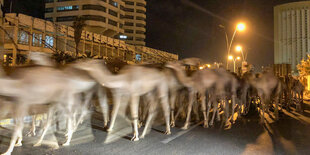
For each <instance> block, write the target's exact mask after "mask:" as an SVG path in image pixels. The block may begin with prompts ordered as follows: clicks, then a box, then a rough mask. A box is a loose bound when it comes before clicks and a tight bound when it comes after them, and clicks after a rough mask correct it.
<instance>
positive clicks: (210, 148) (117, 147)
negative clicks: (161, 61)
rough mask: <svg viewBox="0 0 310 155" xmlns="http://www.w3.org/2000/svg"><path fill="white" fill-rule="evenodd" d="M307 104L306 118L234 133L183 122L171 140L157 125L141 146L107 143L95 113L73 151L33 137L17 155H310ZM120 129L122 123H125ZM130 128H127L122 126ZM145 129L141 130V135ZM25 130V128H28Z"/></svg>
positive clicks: (245, 121) (237, 128)
mask: <svg viewBox="0 0 310 155" xmlns="http://www.w3.org/2000/svg"><path fill="white" fill-rule="evenodd" d="M309 109H310V108H309V105H307V107H306V110H305V112H304V113H303V115H301V114H298V113H296V112H287V111H284V112H283V113H281V114H280V120H279V121H274V120H272V119H271V118H268V116H266V119H267V121H266V123H265V124H260V123H259V117H258V115H257V113H254V112H253V113H251V114H250V115H249V116H247V117H242V118H239V119H237V121H236V123H235V124H233V125H232V126H231V128H230V129H227V130H224V129H221V128H220V123H219V122H216V124H215V126H214V127H212V128H208V129H205V128H203V127H202V126H201V125H199V124H197V123H192V125H191V127H190V128H189V129H188V130H181V129H180V126H181V125H182V122H178V123H177V127H175V128H172V134H171V135H164V134H163V133H162V132H163V131H164V126H163V125H154V126H153V128H152V130H151V132H150V134H148V135H147V136H146V137H145V139H140V141H138V142H132V141H130V137H131V136H132V135H131V134H128V135H127V136H124V137H122V138H119V139H117V140H116V141H115V142H112V143H108V144H106V143H105V140H106V139H107V137H108V136H111V135H108V133H107V132H106V131H105V129H103V128H102V124H103V123H102V119H100V116H98V114H97V113H96V114H93V115H92V117H91V119H90V120H88V121H86V122H84V123H83V126H82V127H80V128H79V130H78V131H77V132H76V133H75V134H74V137H73V140H72V144H71V146H69V147H62V146H60V148H59V149H53V148H51V147H50V146H49V145H46V144H47V143H49V142H50V141H53V140H54V141H55V139H58V141H59V143H61V141H64V139H63V138H59V137H63V135H62V134H56V136H54V135H55V134H51V133H50V134H49V136H48V138H47V139H48V140H47V141H45V142H44V144H43V145H42V146H40V147H32V144H33V143H34V139H36V138H34V137H26V138H25V139H24V145H23V146H22V147H18V148H15V149H14V151H13V154H29V155H36V154H38V155H39V154H55V155H57V154H74V155H79V154H83V155H85V154H126V155H131V154H135V155H136V154H156V155H157V154H158V155H159V154H184V155H188V154H216V155H217V154H220V155H222V154H225V155H230V154H232V155H235V154H251V155H252V154H264V155H265V154H309V152H310V110H309ZM121 124H122V123H121ZM123 124H126V123H123ZM142 129H143V128H141V129H140V130H139V131H140V133H142ZM26 130H27V129H26ZM1 131H2V132H1V134H2V137H0V138H1V141H2V143H1V145H0V151H1V152H4V151H5V150H6V148H7V145H6V142H5V141H6V140H4V139H8V138H9V136H8V135H5V133H6V132H5V131H6V130H5V129H1Z"/></svg>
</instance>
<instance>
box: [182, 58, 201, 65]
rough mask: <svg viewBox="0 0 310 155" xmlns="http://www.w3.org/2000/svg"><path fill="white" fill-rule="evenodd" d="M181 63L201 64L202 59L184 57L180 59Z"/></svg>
mask: <svg viewBox="0 0 310 155" xmlns="http://www.w3.org/2000/svg"><path fill="white" fill-rule="evenodd" d="M180 61H181V62H182V63H183V64H186V65H191V66H199V65H200V64H202V62H203V61H202V59H200V58H186V59H183V60H180Z"/></svg>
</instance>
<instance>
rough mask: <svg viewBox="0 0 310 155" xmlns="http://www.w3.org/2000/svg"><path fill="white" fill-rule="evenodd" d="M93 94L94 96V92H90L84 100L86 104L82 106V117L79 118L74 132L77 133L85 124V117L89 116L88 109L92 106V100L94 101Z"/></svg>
mask: <svg viewBox="0 0 310 155" xmlns="http://www.w3.org/2000/svg"><path fill="white" fill-rule="evenodd" d="M93 94H94V91H90V92H88V93H87V94H86V96H85V99H84V103H83V105H82V107H81V115H80V117H79V118H78V121H77V123H76V124H75V126H74V130H73V131H76V129H77V127H78V125H79V124H82V123H83V120H84V117H85V116H86V114H87V109H88V107H89V105H90V103H91V99H92V97H93Z"/></svg>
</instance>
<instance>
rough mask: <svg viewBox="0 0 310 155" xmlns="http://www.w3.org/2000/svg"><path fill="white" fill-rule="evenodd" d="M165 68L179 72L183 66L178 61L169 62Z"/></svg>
mask: <svg viewBox="0 0 310 155" xmlns="http://www.w3.org/2000/svg"><path fill="white" fill-rule="evenodd" d="M165 67H167V68H171V69H177V70H179V69H182V68H183V64H182V63H180V62H179V61H177V62H167V64H166V65H165Z"/></svg>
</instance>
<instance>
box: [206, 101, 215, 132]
mask: <svg viewBox="0 0 310 155" xmlns="http://www.w3.org/2000/svg"><path fill="white" fill-rule="evenodd" d="M212 102H214V100H213V97H211V96H210V99H209V101H208V105H207V107H208V109H207V116H206V122H207V125H206V127H207V128H208V127H209V114H210V110H211V103H212Z"/></svg>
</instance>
